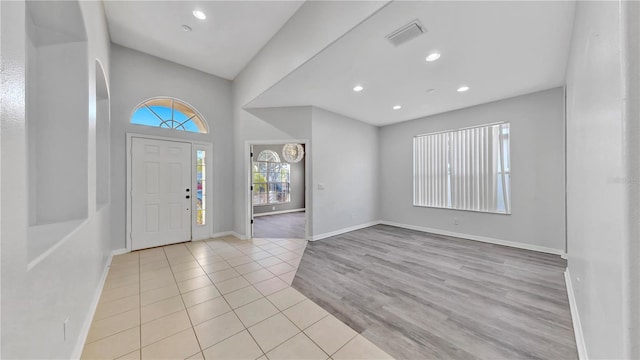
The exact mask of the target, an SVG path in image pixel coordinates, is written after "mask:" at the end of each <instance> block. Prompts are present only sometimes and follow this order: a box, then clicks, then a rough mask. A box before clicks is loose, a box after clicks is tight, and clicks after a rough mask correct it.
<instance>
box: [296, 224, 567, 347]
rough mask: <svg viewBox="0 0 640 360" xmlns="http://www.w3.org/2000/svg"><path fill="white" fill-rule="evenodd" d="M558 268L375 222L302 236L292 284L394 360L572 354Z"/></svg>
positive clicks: (560, 263)
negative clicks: (319, 236)
mask: <svg viewBox="0 0 640 360" xmlns="http://www.w3.org/2000/svg"><path fill="white" fill-rule="evenodd" d="M565 267H566V261H565V260H563V259H561V258H560V256H556V255H550V254H544V253H539V252H533V251H527V250H521V249H515V248H510V247H505V246H498V245H493V244H487V243H482V242H477V241H471V240H464V239H458V238H451V237H446V236H438V235H433V234H428V233H423V232H417V231H411V230H406V229H401V228H396V227H391V226H384V225H377V226H373V227H370V228H366V229H363V230H359V231H354V232H350V233H346V234H343V235H339V236H335V237H332V238H327V239H323V240H320V241H316V242H311V243H309V245H308V246H307V248H306V251H305V253H304V256H303V258H302V261H301V263H300V265H299V268H298V271H297V273H296V276H295V278H294V281H293V287H294V288H295V289H297V290H298V291H300V292H301V293H302V294H304V295H306V296H307V297H308V298H309V299H311V300H313V301H314V302H315V303H317V304H319V305H320V306H322V307H323V308H324V309H325V310H327V311H328V312H329V313H331V314H333V315H334V316H335V317H337V318H338V319H340V320H342V321H343V322H344V323H345V324H347V325H349V326H350V327H351V328H353V329H354V330H356V331H357V332H358V333H361V334H362V336H364V337H365V338H367V339H368V340H370V341H371V342H373V343H374V344H376V345H377V346H379V347H380V348H381V349H382V350H384V351H386V352H387V353H389V354H390V355H391V356H393V357H395V358H398V359H576V358H577V356H578V355H577V350H576V344H575V338H574V332H573V327H572V321H571V314H570V310H569V303H568V299H567V292H566V287H565V283H564V277H563V272H564V270H565Z"/></svg>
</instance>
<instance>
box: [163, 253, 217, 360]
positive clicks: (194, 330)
mask: <svg viewBox="0 0 640 360" xmlns="http://www.w3.org/2000/svg"><path fill="white" fill-rule="evenodd" d="M184 247H185V248H186V249H187V251H188V252H189V253H190V254H191V256H192V257H193V254H192V253H191V250H190V249H189V247H188V246H186V245H184ZM165 255H166V252H165ZM193 259H194V260H195V261H196V263H198V266H200V263H199V262H198V260H197V259H196V258H195V257H193ZM167 262H169V269H170V270H171V276H173V281H174V282H175V285H176V287H177V288H178V296H180V301H181V302H182V306H184V312H185V313H187V318H188V319H189V324H191V331H192V332H193V336H194V337H195V338H196V342H197V343H198V349H200V353H202V345H200V339H199V338H198V334H196V329H195V326H194V325H193V320H191V315H190V314H189V310H188V308H187V304H185V302H184V298H183V297H182V292H181V291H180V286H178V280H176V274H175V273H174V272H173V267H172V266H171V262H170V261H169V258H168V257H167ZM202 270H203V271H204V269H202ZM195 290H197V289H195ZM216 290H217V289H216ZM176 312H177V311H176ZM182 331H183V330H182ZM178 333H180V332H177V333H176V334H178ZM174 335H175V334H172V335H169V336H168V337H171V336H174ZM194 355H196V354H191V355H189V356H188V357H187V358H189V357H192V356H194ZM203 357H204V355H203Z"/></svg>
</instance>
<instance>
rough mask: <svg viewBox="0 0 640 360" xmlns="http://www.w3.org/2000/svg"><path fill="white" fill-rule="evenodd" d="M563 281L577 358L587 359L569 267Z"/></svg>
mask: <svg viewBox="0 0 640 360" xmlns="http://www.w3.org/2000/svg"><path fill="white" fill-rule="evenodd" d="M564 282H565V285H566V286H567V295H568V297H569V309H571V320H572V321H573V332H574V334H575V337H576V347H577V348H578V358H579V359H580V360H587V359H589V355H587V345H586V343H585V342H584V334H583V333H582V325H581V323H580V315H579V314H578V304H577V303H576V296H575V294H574V293H573V283H572V282H571V274H570V273H569V268H567V269H566V270H565V271H564Z"/></svg>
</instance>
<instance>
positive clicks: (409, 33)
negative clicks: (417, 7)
mask: <svg viewBox="0 0 640 360" xmlns="http://www.w3.org/2000/svg"><path fill="white" fill-rule="evenodd" d="M426 32H427V29H425V28H424V26H422V24H421V23H420V21H419V20H414V21H412V22H410V23H408V24H407V25H405V26H403V27H401V28H400V29H398V30H396V31H394V32H392V33H391V34H389V35H387V40H389V41H390V42H391V43H392V44H393V45H395V46H400V45H402V44H404V43H406V42H407V41H409V40H411V39H414V38H416V37H418V36H420V35H422V34H424V33H426Z"/></svg>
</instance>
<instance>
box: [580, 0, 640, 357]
mask: <svg viewBox="0 0 640 360" xmlns="http://www.w3.org/2000/svg"><path fill="white" fill-rule="evenodd" d="M629 7H632V8H635V11H634V13H628V11H629ZM638 14H639V12H638V9H637V4H633V5H630V4H629V3H627V2H620V1H593V2H592V1H587V2H582V1H579V2H578V3H577V7H576V17H575V23H574V29H573V39H572V45H571V53H570V59H569V65H568V68H567V215H568V217H567V228H568V233H567V235H568V248H569V253H568V257H569V272H570V275H571V283H572V284H573V291H574V294H575V300H576V304H577V310H578V314H579V319H580V322H581V324H582V331H583V334H584V340H585V344H586V350H587V354H588V356H589V358H592V359H621V358H638V357H639V356H640V354H639V353H638V307H640V304H638V298H637V291H638V290H637V287H638V273H637V268H638V265H637V261H638V252H637V251H638V223H640V221H639V219H638V205H639V203H640V202H639V198H638V177H637V176H638V157H639V154H638V148H637V144H638V142H639V135H638V97H637V95H638V89H637V87H638V84H639V81H638V73H637V64H638V57H639V56H638V51H639V49H638V42H639V41H638V40H639V39H638V30H637V22H638ZM626 21H629V22H628V23H626ZM625 25H626V26H629V25H630V26H632V27H634V28H635V30H634V31H633V32H630V31H631V28H625ZM627 36H629V37H630V38H629V39H625V37H627ZM625 40H629V42H628V43H627V42H626V41H625ZM625 44H627V46H629V47H628V48H625V47H624V45H625ZM634 63H635V65H633V66H635V70H634V71H635V73H633V76H631V74H632V73H631V72H629V71H630V70H629V68H627V64H634ZM629 89H633V92H630V93H627V92H628V91H629ZM629 94H634V95H635V97H628V95H629ZM627 98H629V101H628V102H627ZM631 105H632V106H633V107H628V108H626V109H625V106H631ZM625 111H628V112H625ZM633 264H635V265H633ZM633 267H635V269H636V271H634V272H632V271H630V270H631V269H632V268H633ZM634 289H635V290H634ZM634 333H635V336H634V335H633V334H634Z"/></svg>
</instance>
